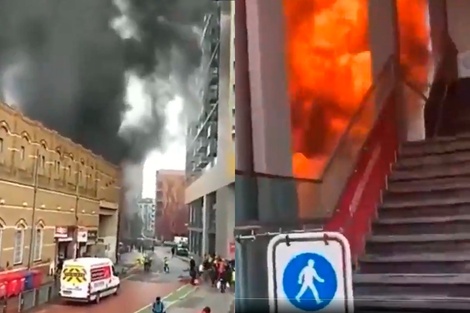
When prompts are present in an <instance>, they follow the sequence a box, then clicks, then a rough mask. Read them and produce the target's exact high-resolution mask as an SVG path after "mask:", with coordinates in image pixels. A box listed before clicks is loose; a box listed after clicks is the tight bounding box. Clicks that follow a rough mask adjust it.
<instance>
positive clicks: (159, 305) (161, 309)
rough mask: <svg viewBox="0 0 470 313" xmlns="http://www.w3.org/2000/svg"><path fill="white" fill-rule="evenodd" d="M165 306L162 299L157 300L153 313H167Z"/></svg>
mask: <svg viewBox="0 0 470 313" xmlns="http://www.w3.org/2000/svg"><path fill="white" fill-rule="evenodd" d="M165 312H166V311H165V305H164V304H163V302H162V299H161V298H160V297H157V298H156V299H155V302H154V303H153V305H152V313H165Z"/></svg>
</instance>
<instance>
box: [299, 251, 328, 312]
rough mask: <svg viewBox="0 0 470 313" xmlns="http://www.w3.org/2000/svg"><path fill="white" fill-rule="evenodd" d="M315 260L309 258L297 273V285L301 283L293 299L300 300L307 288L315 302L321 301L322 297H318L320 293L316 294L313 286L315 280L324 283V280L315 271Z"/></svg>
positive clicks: (316, 291)
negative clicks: (306, 263) (298, 273)
mask: <svg viewBox="0 0 470 313" xmlns="http://www.w3.org/2000/svg"><path fill="white" fill-rule="evenodd" d="M314 266H315V261H314V260H312V259H310V260H308V265H307V266H305V267H304V269H303V270H302V271H301V272H300V275H299V285H302V287H301V288H300V291H299V293H298V294H297V296H296V297H295V300H297V302H300V298H301V297H302V296H303V295H304V294H305V292H306V291H307V289H310V291H311V292H312V294H313V298H314V300H315V302H316V303H317V304H320V303H322V299H321V298H320V295H319V294H318V290H317V288H316V287H315V284H314V282H315V280H317V281H318V282H320V283H324V282H325V280H324V279H323V278H321V277H320V276H319V275H318V273H317V271H315V267H314Z"/></svg>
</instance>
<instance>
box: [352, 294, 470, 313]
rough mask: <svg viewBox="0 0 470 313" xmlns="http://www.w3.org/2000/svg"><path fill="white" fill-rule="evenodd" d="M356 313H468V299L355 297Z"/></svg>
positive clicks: (399, 295)
mask: <svg viewBox="0 0 470 313" xmlns="http://www.w3.org/2000/svg"><path fill="white" fill-rule="evenodd" d="M354 298H355V299H354V307H355V311H356V312H388V313H399V312H400V313H402V312H407V313H426V312H434V313H437V312H440V311H443V310H446V312H468V308H469V307H470V299H469V298H468V297H465V296H464V297H449V296H441V297H439V296H426V295H420V296H419V297H417V296H416V295H408V294H405V293H402V294H397V295H383V294H379V295H367V296H361V297H356V296H355V297H354Z"/></svg>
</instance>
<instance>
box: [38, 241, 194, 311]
mask: <svg viewBox="0 0 470 313" xmlns="http://www.w3.org/2000/svg"><path fill="white" fill-rule="evenodd" d="M166 254H167V251H166V250H164V249H162V250H159V249H157V251H156V252H155V256H154V262H153V264H152V271H151V273H144V272H143V271H142V270H141V269H138V270H136V271H133V272H132V273H131V274H130V275H128V276H127V277H125V278H123V279H122V281H121V290H120V292H119V294H118V295H116V296H110V297H107V298H104V299H102V300H101V302H100V303H99V304H94V303H93V304H74V303H72V304H69V303H63V302H62V301H58V302H57V303H54V304H50V305H48V306H46V307H43V308H41V309H38V310H35V311H34V312H35V313H78V312H83V311H84V310H86V311H87V312H88V313H105V312H106V313H108V312H109V313H110V312H119V313H137V312H139V313H146V312H147V311H148V312H150V311H149V309H148V308H149V307H150V303H152V301H153V300H154V299H155V297H157V296H160V297H162V298H164V301H165V303H167V304H168V305H169V304H170V303H172V305H174V304H175V303H177V302H178V301H180V300H182V299H184V297H186V296H188V295H190V294H191V293H192V292H193V291H195V288H194V287H193V286H190V285H185V284H183V283H182V282H180V280H181V278H182V277H185V276H187V263H185V262H184V261H181V260H179V259H177V258H174V259H171V260H170V273H168V274H165V273H162V269H163V260H162V258H163V256H164V255H166ZM138 256H139V254H138V253H137V252H131V253H130V254H129V255H123V256H122V258H121V261H122V262H123V264H124V261H126V263H128V264H127V265H123V266H124V267H129V266H130V265H131V264H135V260H136V258H137V257H138Z"/></svg>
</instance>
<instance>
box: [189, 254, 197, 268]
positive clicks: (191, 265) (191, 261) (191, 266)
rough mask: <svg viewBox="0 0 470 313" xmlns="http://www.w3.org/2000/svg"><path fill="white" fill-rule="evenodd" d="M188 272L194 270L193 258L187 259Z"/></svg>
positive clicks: (194, 262)
mask: <svg viewBox="0 0 470 313" xmlns="http://www.w3.org/2000/svg"><path fill="white" fill-rule="evenodd" d="M189 270H190V271H191V270H194V271H195V270H196V261H194V258H193V257H190V258H189Z"/></svg>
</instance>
